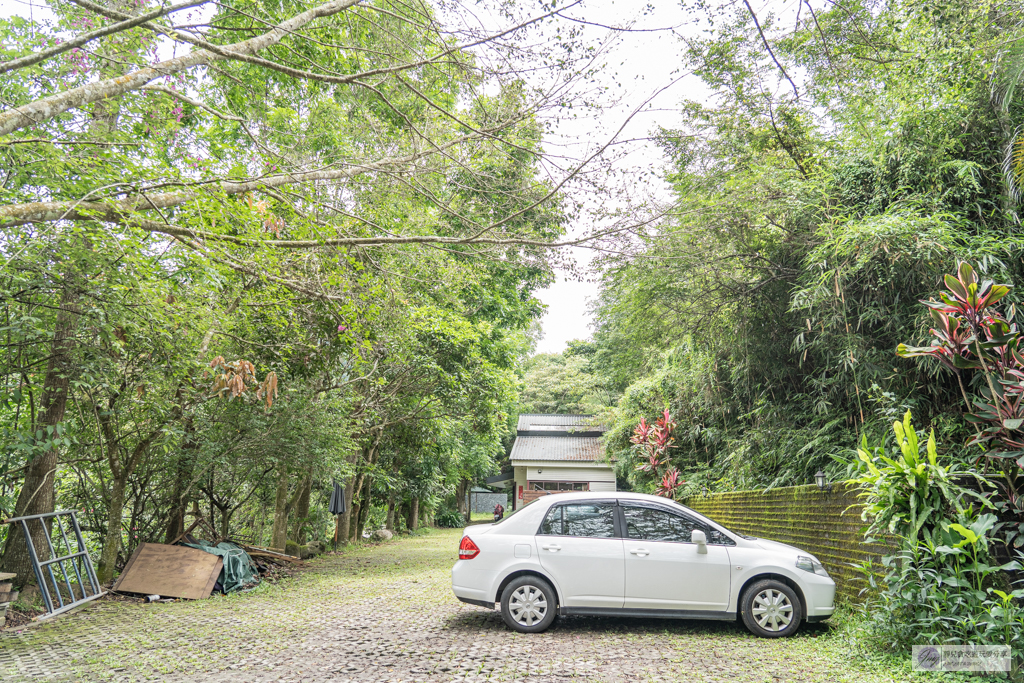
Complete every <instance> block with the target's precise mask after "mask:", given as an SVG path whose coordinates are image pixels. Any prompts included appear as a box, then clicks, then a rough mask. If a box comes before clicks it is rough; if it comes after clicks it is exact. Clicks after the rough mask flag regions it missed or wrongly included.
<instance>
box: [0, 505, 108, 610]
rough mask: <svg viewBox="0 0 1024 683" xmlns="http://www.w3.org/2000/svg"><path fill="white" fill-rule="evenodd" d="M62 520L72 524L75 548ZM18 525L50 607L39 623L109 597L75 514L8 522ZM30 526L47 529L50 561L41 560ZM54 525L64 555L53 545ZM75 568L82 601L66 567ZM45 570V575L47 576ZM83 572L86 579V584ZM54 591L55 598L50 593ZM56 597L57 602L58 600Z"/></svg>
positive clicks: (43, 515) (60, 514)
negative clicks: (105, 596)
mask: <svg viewBox="0 0 1024 683" xmlns="http://www.w3.org/2000/svg"><path fill="white" fill-rule="evenodd" d="M61 518H64V519H65V521H68V520H70V524H69V529H68V530H72V531H74V536H75V544H74V547H72V543H71V540H70V539H69V538H68V534H67V531H68V530H65V526H64V524H63V523H62V522H61ZM15 522H17V523H18V525H19V526H20V527H21V532H22V533H23V534H24V535H25V542H26V545H27V546H28V556H29V559H30V560H31V561H32V571H34V572H35V575H36V582H37V583H38V584H39V592H40V593H41V594H42V596H43V603H44V604H45V605H46V614H44V615H42V616H40V617H37V619H49V618H50V617H54V616H57V615H58V614H61V613H63V612H67V611H68V610H70V609H74V608H75V607H78V606H79V605H81V604H83V603H86V602H89V601H90V600H95V599H96V598H98V597H101V596H103V595H106V591H104V590H103V587H102V586H101V585H100V582H99V579H98V578H96V570H95V569H93V566H92V560H91V559H90V558H89V551H88V550H86V548H85V539H83V538H82V528H81V527H80V526H79V525H78V518H77V517H76V516H75V511H74V510H58V511H56V512H47V513H45V514H41V515H28V516H25V517H13V518H11V519H8V520H5V521H4V523H5V524H12V523H15ZM29 522H37V523H38V524H40V525H41V526H42V528H43V535H44V537H45V538H46V545H47V551H48V553H49V557H50V559H48V560H40V559H39V551H38V550H37V549H36V547H35V545H34V544H33V543H32V533H31V531H30V528H29ZM47 522H50V526H47ZM52 522H56V523H57V531H59V532H60V537H59V538H60V541H59V542H58V545H61V543H60V542H63V547H62V548H61V549H60V550H61V551H62V552H63V554H61V555H58V553H57V550H58V549H57V548H55V547H54V545H53V526H52ZM66 562H67V563H70V564H71V569H73V570H74V576H75V579H76V580H75V584H74V585H77V586H78V589H79V592H80V593H81V594H82V596H81V597H78V596H77V595H75V590H74V588H73V587H72V583H71V575H70V574H69V572H68V567H67V566H65V563H66ZM54 565H56V566H57V569H58V570H59V572H60V574H61V578H62V579H63V584H64V586H65V587H66V588H67V591H68V598H70V599H69V600H67V601H65V600H64V596H63V595H62V594H61V591H60V585H59V584H58V583H57V576H56V574H54V571H53V567H54ZM44 570H45V573H44ZM83 571H84V574H85V579H86V580H87V581H88V585H87V584H86V581H83V580H82V575H83ZM47 576H48V577H49V579H50V581H49V582H47V580H46V577H47ZM51 587H52V589H53V595H51V593H50V590H51ZM55 596H56V601H55V600H54V597H55Z"/></svg>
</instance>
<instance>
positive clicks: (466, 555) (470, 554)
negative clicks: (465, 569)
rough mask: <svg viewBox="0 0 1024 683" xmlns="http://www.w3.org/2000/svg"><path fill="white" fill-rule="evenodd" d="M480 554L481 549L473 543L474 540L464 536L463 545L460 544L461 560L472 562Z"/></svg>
mask: <svg viewBox="0 0 1024 683" xmlns="http://www.w3.org/2000/svg"><path fill="white" fill-rule="evenodd" d="M479 554H480V548H477V547H476V543H473V539H471V538H470V537H469V536H463V537H462V543H460V544H459V559H460V560H472V559H473V558H474V557H476V556H477V555H479Z"/></svg>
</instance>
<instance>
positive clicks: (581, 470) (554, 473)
mask: <svg viewBox="0 0 1024 683" xmlns="http://www.w3.org/2000/svg"><path fill="white" fill-rule="evenodd" d="M513 472H514V474H515V488H514V489H513V490H512V497H513V498H516V499H517V501H516V507H519V504H520V503H519V501H518V496H519V487H522V488H523V490H524V491H526V490H529V489H528V487H527V483H528V482H531V481H583V482H587V483H588V484H589V485H590V486H589V488H590V490H591V491H615V471H614V470H613V469H612V467H611V465H600V464H594V463H590V462H588V463H582V462H581V463H566V462H559V463H557V464H552V465H549V464H547V463H544V462H538V461H530V462H527V463H524V464H518V463H517V464H516V466H515V467H513Z"/></svg>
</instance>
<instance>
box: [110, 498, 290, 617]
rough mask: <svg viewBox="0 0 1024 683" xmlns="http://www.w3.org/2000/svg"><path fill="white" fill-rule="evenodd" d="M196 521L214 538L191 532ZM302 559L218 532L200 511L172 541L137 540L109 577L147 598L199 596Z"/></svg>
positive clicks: (250, 582)
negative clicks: (124, 562) (118, 570)
mask: <svg viewBox="0 0 1024 683" xmlns="http://www.w3.org/2000/svg"><path fill="white" fill-rule="evenodd" d="M197 527H202V528H203V530H204V531H205V532H206V533H207V534H209V535H210V537H211V538H212V539H213V540H205V539H201V538H197V537H196V536H193V532H194V531H195V530H196V529H197ZM302 564H303V563H302V561H301V560H299V559H298V558H295V557H291V556H289V555H285V554H284V553H282V552H278V551H276V550H272V549H269V548H260V547H257V546H252V545H248V544H246V543H242V542H240V541H236V540H232V539H230V538H220V537H219V536H218V535H217V533H216V532H215V531H214V530H213V528H212V527H211V526H210V524H208V523H207V522H206V520H204V519H203V518H202V517H198V518H197V519H196V521H195V522H193V524H192V526H190V527H189V528H188V529H186V530H185V532H184V533H183V534H181V535H180V536H179V537H178V538H176V539H174V541H173V542H172V543H171V544H169V545H168V544H163V543H142V544H140V545H139V547H138V548H136V549H135V552H134V553H133V554H132V556H131V559H129V560H128V564H127V565H125V568H124V571H123V572H121V575H120V576H119V577H118V579H117V581H116V582H115V583H114V586H113V589H112V590H114V591H117V592H119V593H137V594H141V595H145V596H147V599H148V600H150V601H155V600H165V599H168V598H183V599H187V600H198V599H201V598H208V597H210V595H211V594H212V593H213V592H214V591H218V592H221V593H233V592H235V591H240V590H247V589H250V588H253V587H255V586H256V585H257V584H259V582H260V581H261V580H262V578H272V577H276V576H277V575H279V573H280V568H281V566H283V565H299V566H301V565H302Z"/></svg>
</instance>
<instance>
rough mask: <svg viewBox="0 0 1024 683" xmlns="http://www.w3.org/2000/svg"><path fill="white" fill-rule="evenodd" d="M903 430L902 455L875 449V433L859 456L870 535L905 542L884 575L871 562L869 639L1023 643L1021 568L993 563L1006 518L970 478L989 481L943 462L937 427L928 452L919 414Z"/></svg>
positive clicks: (891, 643) (899, 429) (898, 428)
mask: <svg viewBox="0 0 1024 683" xmlns="http://www.w3.org/2000/svg"><path fill="white" fill-rule="evenodd" d="M893 432H894V434H895V436H896V446H897V447H898V448H899V453H895V452H893V453H892V457H890V456H887V455H886V454H885V447H884V445H883V446H879V447H875V448H869V447H868V445H867V441H866V439H862V441H861V448H860V449H858V452H857V454H858V458H859V464H858V465H857V467H856V469H857V470H858V471H860V473H861V474H860V477H859V479H858V481H859V482H860V483H861V485H862V486H863V487H864V493H863V494H862V495H863V496H864V497H865V498H866V506H865V508H864V519H865V521H868V522H869V525H868V527H867V530H866V536H867V537H868V540H869V541H875V540H876V537H878V536H881V537H888V538H889V539H892V540H893V541H895V543H896V544H897V546H898V549H897V550H896V552H894V553H893V554H891V555H887V556H885V557H883V558H882V568H881V569H882V576H881V577H880V576H879V573H878V569H879V568H877V567H874V566H870V565H869V566H865V567H864V568H863V569H864V570H865V574H866V575H867V578H868V583H869V589H868V599H867V601H866V602H865V603H864V607H863V611H864V615H865V626H866V631H867V635H868V637H869V639H872V640H874V641H875V642H876V643H877V644H879V645H883V646H885V647H886V648H887V649H891V650H894V651H905V650H907V649H909V647H910V646H911V645H913V644H924V643H974V644H1006V645H1011V646H1013V647H1019V646H1021V645H1022V644H1024V608H1022V607H1021V605H1020V598H1022V597H1024V590H1015V591H1014V590H1010V584H1009V576H1008V572H1010V571H1013V570H1017V569H1020V568H1021V566H1020V564H1019V563H1017V562H1009V563H1007V564H1004V565H1001V566H993V565H991V564H989V558H990V553H989V539H990V536H991V535H992V533H993V530H994V528H995V527H996V516H995V515H994V514H991V513H989V512H986V510H987V509H992V507H993V506H992V505H991V504H990V503H989V502H988V501H987V500H986V498H985V497H984V496H982V495H980V494H978V493H977V492H975V491H973V490H970V489H968V488H965V487H964V486H962V485H961V484H960V481H961V480H962V479H964V478H966V477H974V478H976V479H977V480H979V481H980V483H982V485H985V484H987V482H986V481H985V480H984V479H983V478H981V477H979V476H978V475H976V474H974V473H971V472H961V471H959V470H958V467H957V465H955V464H954V465H949V466H945V465H943V464H940V462H939V456H938V452H937V448H936V444H935V435H934V432H933V433H932V434H930V435H929V438H928V441H927V443H926V444H925V445H924V447H923V448H922V446H921V444H920V442H919V439H918V435H917V433H916V432H915V431H914V428H913V426H912V425H911V416H910V412H909V411H908V412H907V414H906V415H905V416H904V418H903V421H902V423H901V422H894V423H893ZM922 450H923V451H924V454H923V455H922V452H921V451H922ZM975 502H978V503H979V504H980V505H979V506H978V507H977V509H976V506H975V504H974V503H975Z"/></svg>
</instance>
